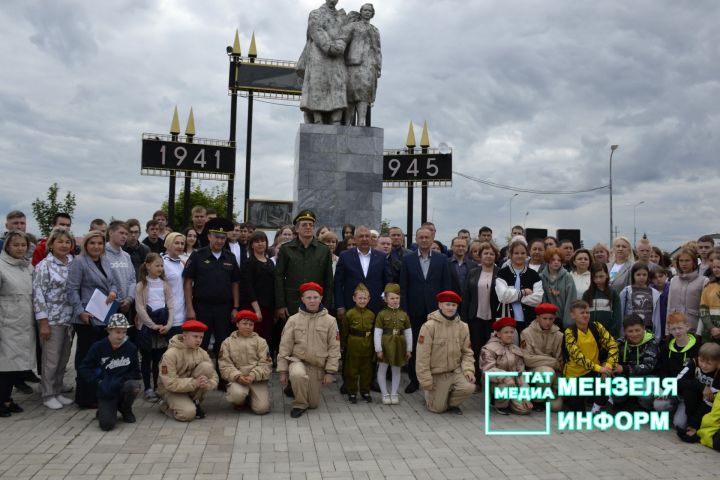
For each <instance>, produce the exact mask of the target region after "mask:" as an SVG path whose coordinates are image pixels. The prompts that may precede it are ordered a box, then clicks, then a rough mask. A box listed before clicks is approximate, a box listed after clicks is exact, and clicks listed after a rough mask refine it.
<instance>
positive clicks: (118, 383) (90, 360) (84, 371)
mask: <svg viewBox="0 0 720 480" xmlns="http://www.w3.org/2000/svg"><path fill="white" fill-rule="evenodd" d="M128 328H130V322H128V320H127V318H125V315H123V314H122V313H116V314H114V315H112V316H111V317H110V319H109V320H108V323H107V332H108V336H107V337H105V338H103V339H102V340H98V341H97V342H95V343H93V344H92V346H91V347H90V350H89V351H88V353H87V355H85V358H84V359H83V361H82V363H81V364H80V367H79V368H78V374H79V375H80V376H81V377H82V378H83V379H84V380H85V381H86V382H88V383H94V384H95V388H96V391H97V399H98V410H97V419H98V421H99V423H100V429H101V430H104V431H106V432H107V431H110V430H112V429H113V428H115V424H116V423H117V414H118V412H120V414H121V415H122V419H123V422H125V423H135V415H134V414H133V412H132V405H133V402H135V398H136V397H137V395H138V392H140V365H139V362H138V351H137V347H136V346H135V345H134V344H133V343H132V342H129V341H127V340H128V337H127V330H128Z"/></svg>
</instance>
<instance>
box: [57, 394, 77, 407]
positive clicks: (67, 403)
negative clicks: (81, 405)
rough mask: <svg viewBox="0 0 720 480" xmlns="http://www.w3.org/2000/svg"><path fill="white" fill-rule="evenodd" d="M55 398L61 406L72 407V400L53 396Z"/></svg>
mask: <svg viewBox="0 0 720 480" xmlns="http://www.w3.org/2000/svg"><path fill="white" fill-rule="evenodd" d="M55 398H56V399H57V401H58V402H60V403H62V404H63V405H72V404H73V403H75V402H73V401H72V400H70V399H69V398H67V397H63V396H62V395H55Z"/></svg>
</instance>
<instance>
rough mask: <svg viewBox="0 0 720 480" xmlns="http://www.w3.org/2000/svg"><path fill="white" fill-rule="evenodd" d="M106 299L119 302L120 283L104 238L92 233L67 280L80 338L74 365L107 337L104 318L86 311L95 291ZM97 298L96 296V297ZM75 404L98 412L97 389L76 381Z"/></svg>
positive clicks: (68, 294) (110, 301)
mask: <svg viewBox="0 0 720 480" xmlns="http://www.w3.org/2000/svg"><path fill="white" fill-rule="evenodd" d="M96 290H97V291H98V292H99V294H101V295H103V296H105V303H106V304H111V303H112V302H113V301H114V300H115V299H116V298H117V281H116V280H115V277H114V275H112V267H111V266H110V263H109V262H108V260H107V259H106V258H105V237H104V236H103V234H102V232H100V231H98V230H93V231H91V232H89V233H88V234H87V235H86V236H85V238H84V239H83V244H82V252H81V253H80V255H78V257H77V258H76V259H75V260H74V261H73V262H72V263H70V267H69V271H68V280H67V296H68V301H69V302H70V305H72V308H73V320H72V322H73V326H74V328H75V334H76V335H77V348H76V350H75V365H80V364H81V363H82V361H83V359H84V358H85V355H86V354H87V352H88V350H89V349H90V346H91V345H92V344H93V343H95V342H96V341H98V340H100V339H101V338H102V337H103V336H104V335H107V333H106V332H105V329H104V324H103V321H104V320H105V319H104V318H96V317H94V316H93V315H92V314H91V313H89V312H88V311H87V310H86V308H88V307H87V305H88V303H89V302H90V299H91V298H92V297H93V294H95V291H96ZM96 298H97V294H96ZM76 385H77V386H76V388H75V403H77V404H78V406H79V407H80V408H97V398H96V397H95V385H91V384H88V383H87V382H85V381H84V380H83V379H81V378H80V377H77V379H76Z"/></svg>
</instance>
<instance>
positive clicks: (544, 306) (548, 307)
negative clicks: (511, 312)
mask: <svg viewBox="0 0 720 480" xmlns="http://www.w3.org/2000/svg"><path fill="white" fill-rule="evenodd" d="M558 310H559V309H558V307H556V306H555V305H553V304H552V303H541V304H540V305H538V306H537V307H535V313H537V314H538V315H542V314H543V313H551V314H553V315H555V314H556V313H557V312H558Z"/></svg>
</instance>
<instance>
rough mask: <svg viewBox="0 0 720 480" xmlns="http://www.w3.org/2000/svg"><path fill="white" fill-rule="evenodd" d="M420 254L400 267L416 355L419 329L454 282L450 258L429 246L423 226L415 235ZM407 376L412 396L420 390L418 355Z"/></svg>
mask: <svg viewBox="0 0 720 480" xmlns="http://www.w3.org/2000/svg"><path fill="white" fill-rule="evenodd" d="M415 242H416V243H417V246H418V249H417V252H412V253H410V254H408V255H405V256H404V257H403V259H402V266H401V268H400V299H401V300H400V305H401V307H402V309H403V310H405V312H406V313H407V314H408V316H409V317H410V326H411V327H412V332H413V343H414V346H413V352H415V351H417V342H418V335H419V334H420V327H421V326H422V324H423V323H425V320H426V319H427V316H428V315H429V314H430V313H431V312H433V311H435V310H437V300H436V299H435V295H437V294H438V293H440V292H442V291H444V290H450V288H451V286H452V281H451V277H450V268H449V265H448V258H447V255H445V254H443V253H438V252H435V253H434V254H433V252H432V251H431V250H430V246H431V245H432V242H433V233H432V231H430V230H429V229H428V228H426V227H420V228H419V229H418V230H417V231H416V232H415ZM408 375H409V376H410V384H409V385H408V386H407V387H406V388H405V393H413V392H416V391H417V390H418V388H420V385H419V383H418V379H417V376H416V375H415V356H414V355H413V357H412V358H411V359H410V361H409V362H408Z"/></svg>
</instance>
